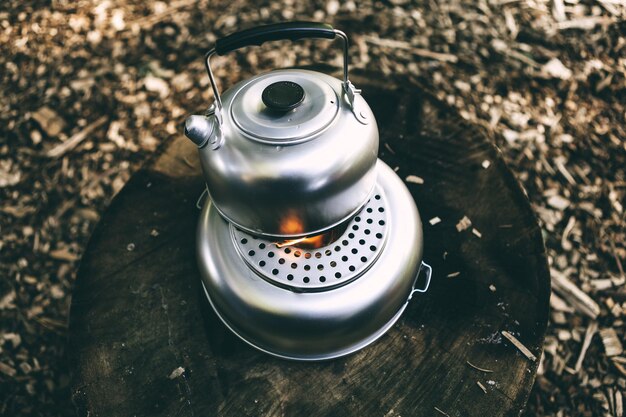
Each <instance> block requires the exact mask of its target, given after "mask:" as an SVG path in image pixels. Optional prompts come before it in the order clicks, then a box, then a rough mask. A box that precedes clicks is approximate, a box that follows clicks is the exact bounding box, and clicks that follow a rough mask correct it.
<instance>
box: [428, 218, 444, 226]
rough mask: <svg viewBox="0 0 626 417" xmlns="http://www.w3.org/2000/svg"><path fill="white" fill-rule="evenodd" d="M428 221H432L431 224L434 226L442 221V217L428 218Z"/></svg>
mask: <svg viewBox="0 0 626 417" xmlns="http://www.w3.org/2000/svg"><path fill="white" fill-rule="evenodd" d="M428 223H430V225H431V226H434V225H436V224H437V223H441V219H440V218H439V217H433V218H432V219H430V220H428Z"/></svg>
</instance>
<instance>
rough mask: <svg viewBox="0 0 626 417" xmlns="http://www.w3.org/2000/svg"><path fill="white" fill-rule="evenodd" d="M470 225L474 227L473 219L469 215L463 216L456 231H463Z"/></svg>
mask: <svg viewBox="0 0 626 417" xmlns="http://www.w3.org/2000/svg"><path fill="white" fill-rule="evenodd" d="M470 227H472V221H471V220H470V219H469V218H468V217H467V216H463V218H462V219H461V220H459V222H458V223H457V224H456V231H457V232H462V231H464V230H467V229H469V228H470Z"/></svg>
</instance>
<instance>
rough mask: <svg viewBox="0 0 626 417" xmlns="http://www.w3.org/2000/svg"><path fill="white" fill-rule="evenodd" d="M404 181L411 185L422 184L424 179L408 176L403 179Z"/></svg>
mask: <svg viewBox="0 0 626 417" xmlns="http://www.w3.org/2000/svg"><path fill="white" fill-rule="evenodd" d="M405 181H406V182H410V183H411V184H424V179H423V178H421V177H418V176H417V175H409V176H407V177H406V178H405Z"/></svg>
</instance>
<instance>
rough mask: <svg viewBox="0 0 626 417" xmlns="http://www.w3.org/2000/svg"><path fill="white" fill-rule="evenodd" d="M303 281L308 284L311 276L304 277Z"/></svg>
mask: <svg viewBox="0 0 626 417" xmlns="http://www.w3.org/2000/svg"><path fill="white" fill-rule="evenodd" d="M302 281H304V283H305V284H308V283H309V281H310V279H309V277H304V278H302Z"/></svg>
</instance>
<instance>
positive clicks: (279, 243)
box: [275, 237, 307, 248]
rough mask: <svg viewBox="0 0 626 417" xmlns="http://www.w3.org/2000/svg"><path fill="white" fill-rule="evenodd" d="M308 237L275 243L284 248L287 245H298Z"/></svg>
mask: <svg viewBox="0 0 626 417" xmlns="http://www.w3.org/2000/svg"><path fill="white" fill-rule="evenodd" d="M306 239H307V238H306V237H301V238H299V239H291V240H283V241H282V242H276V243H275V245H276V247H277V248H284V247H285V246H293V245H297V244H298V243H300V242H304V241H305V240H306Z"/></svg>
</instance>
